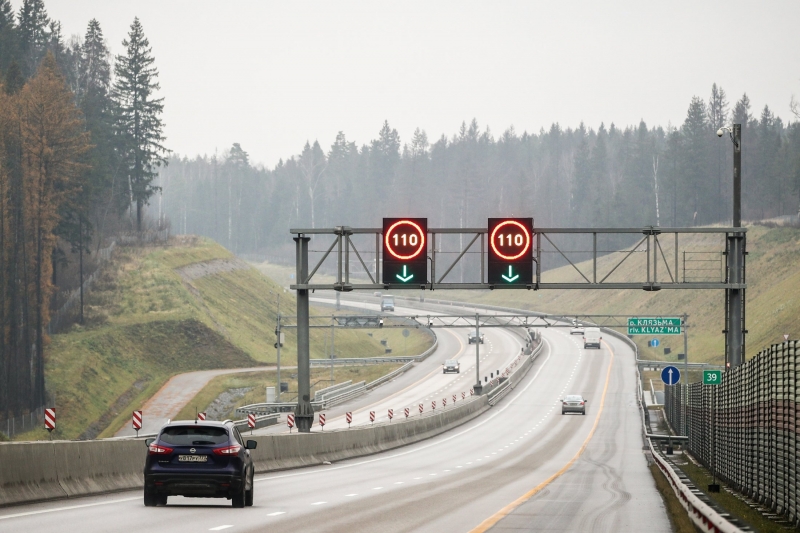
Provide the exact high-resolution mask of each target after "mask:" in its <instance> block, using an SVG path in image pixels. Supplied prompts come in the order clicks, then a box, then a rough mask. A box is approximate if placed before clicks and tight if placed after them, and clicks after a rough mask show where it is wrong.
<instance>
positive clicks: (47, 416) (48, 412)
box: [44, 407, 56, 433]
mask: <svg viewBox="0 0 800 533" xmlns="http://www.w3.org/2000/svg"><path fill="white" fill-rule="evenodd" d="M44 429H46V430H47V432H48V433H50V432H51V431H53V430H54V429H56V408H55V407H48V408H47V409H45V410H44Z"/></svg>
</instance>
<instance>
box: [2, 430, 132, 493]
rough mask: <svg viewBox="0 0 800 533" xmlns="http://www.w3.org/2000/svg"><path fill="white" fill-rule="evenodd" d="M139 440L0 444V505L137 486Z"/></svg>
mask: <svg viewBox="0 0 800 533" xmlns="http://www.w3.org/2000/svg"><path fill="white" fill-rule="evenodd" d="M145 453H146V449H145V447H144V443H143V441H142V440H98V441H54V442H13V443H4V444H3V445H0V505H9V504H14V503H22V502H31V501H41V500H52V499H58V498H67V497H71V496H83V495H87V494H98V493H102V492H111V491H115V490H124V489H133V488H137V487H141V486H142V482H143V478H142V469H143V467H144V458H145Z"/></svg>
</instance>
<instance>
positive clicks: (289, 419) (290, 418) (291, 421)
mask: <svg viewBox="0 0 800 533" xmlns="http://www.w3.org/2000/svg"><path fill="white" fill-rule="evenodd" d="M286 425H287V426H289V433H291V432H292V428H293V427H294V415H293V414H292V413H289V414H288V415H286Z"/></svg>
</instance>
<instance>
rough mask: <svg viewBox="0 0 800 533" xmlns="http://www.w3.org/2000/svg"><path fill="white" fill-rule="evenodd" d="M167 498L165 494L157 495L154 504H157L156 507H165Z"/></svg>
mask: <svg viewBox="0 0 800 533" xmlns="http://www.w3.org/2000/svg"><path fill="white" fill-rule="evenodd" d="M167 498H169V496H167V495H166V494H159V495H157V496H156V503H158V505H167Z"/></svg>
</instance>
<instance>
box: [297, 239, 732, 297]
mask: <svg viewBox="0 0 800 533" xmlns="http://www.w3.org/2000/svg"><path fill="white" fill-rule="evenodd" d="M289 231H290V232H291V233H293V234H295V235H296V237H295V240H297V239H310V236H312V235H332V236H333V240H332V242H331V243H330V245H329V246H328V247H327V249H326V250H325V252H324V253H323V254H322V256H321V257H320V259H319V260H318V261H317V263H316V265H315V266H314V267H313V268H312V269H311V273H310V274H309V275H308V276H305V277H304V278H303V279H300V278H299V277H298V279H297V283H295V284H293V285H291V288H292V289H300V290H303V289H309V290H316V289H333V290H338V291H351V290H355V289H366V290H380V289H383V290H394V289H409V288H415V289H423V290H425V289H427V290H436V289H519V288H520V286H519V285H505V284H490V283H487V282H486V264H487V261H488V259H487V256H488V253H487V250H486V238H487V232H488V230H487V229H486V228H429V229H428V250H427V253H428V260H429V273H428V280H427V282H426V283H410V284H409V283H381V282H380V279H381V275H380V266H381V259H382V252H383V251H382V239H381V232H382V230H381V229H380V228H350V227H347V226H339V227H336V228H327V229H320V228H316V229H291V230H289ZM746 232H747V230H746V229H745V228H659V227H653V226H649V227H645V228H537V229H536V230H535V234H534V242H535V246H534V248H533V254H532V258H531V260H532V261H533V264H534V279H533V280H532V283H531V284H528V285H526V286H525V287H524V288H528V289H532V290H539V289H618V290H619V289H643V290H646V291H658V290H662V289H735V290H741V289H744V287H745V284H744V282H743V281H741V279H733V278H732V277H731V276H726V275H725V272H724V271H723V269H719V270H718V271H717V274H718V275H717V276H714V275H709V274H706V276H707V277H708V279H698V276H697V275H689V276H687V275H686V273H687V268H686V254H687V253H688V254H697V253H703V252H698V251H696V250H694V249H693V248H692V247H691V246H690V245H684V246H685V247H684V248H683V249H681V240H680V235H681V234H684V235H688V234H716V235H719V236H721V237H722V236H724V237H731V236H735V237H736V238H737V239H742V240H743V239H744V236H745V234H746ZM355 235H371V236H374V242H375V248H374V250H369V251H367V250H359V249H358V248H357V247H356V244H355V242H354V240H353V236H355ZM444 235H463V236H465V237H466V238H465V239H464V240H465V241H466V245H465V246H464V247H463V248H462V249H460V250H459V251H458V252H457V253H458V255H457V256H456V258H455V260H453V261H452V262H449V261H447V260H446V259H445V258H446V255H445V254H444V253H443V252H442V250H441V242H440V239H441V238H442V236H444ZM560 235H565V236H567V237H569V236H579V235H584V236H590V237H591V242H592V248H591V250H586V251H584V252H583V253H585V254H590V257H591V265H590V266H589V267H588V268H587V267H586V266H584V267H579V266H578V264H576V263H577V261H574V260H573V259H574V258H571V257H570V255H569V254H570V253H571V252H574V251H572V250H568V249H564V250H562V247H564V245H563V243H562V245H561V246H559V245H558V244H557V243H556V241H557V238H556V236H560ZM601 235H628V236H631V235H641V238H639V239H638V241H637V242H636V244H635V245H634V246H631V247H628V248H626V249H625V250H622V251H620V252H618V253H621V255H622V257H621V258H620V259H619V260H618V261H615V262H614V263H613V264H612V265H610V267H606V268H605V269H604V270H603V271H601V270H599V269H598V265H597V260H598V257H603V256H604V255H607V254H608V251H603V250H599V249H598V245H597V240H598V236H601ZM437 239H439V240H437ZM367 240H368V241H372V239H371V238H369V239H367ZM584 240H586V239H584ZM576 242H577V239H576ZM668 246H669V248H668ZM670 248H671V249H670ZM334 249H335V252H334ZM728 250H729V247H726V246H725V245H724V244H723V243H720V247H719V250H716V251H714V252H710V253H713V254H715V255H716V256H717V257H723V256H724V257H728ZM362 252H363V253H362ZM448 253H451V252H448ZM452 253H456V252H452ZM543 253H552V254H555V255H558V256H559V257H561V258H563V260H564V261H566V263H567V264H569V265H570V266H571V267H572V269H573V271H574V272H575V273H576V274H577V276H576V277H577V278H578V280H579V281H574V282H556V281H552V282H551V281H547V279H544V278H546V277H547V275H546V273H545V271H544V270H543V267H542V254H543ZM641 253H644V254H645V257H646V262H645V263H644V264H643V265H642V268H640V269H637V275H636V277H635V278H631V279H625V280H619V279H610V278H612V275H613V274H614V273H615V272H616V273H617V276H616V278H618V277H620V275H621V273H622V271H619V270H618V269H619V267H620V266H622V265H623V264H624V263H626V262H627V261H629V259H630V258H631V256H632V255H634V254H641ZM705 253H709V252H705ZM368 254H369V255H368ZM467 254H478V255H479V265H480V266H479V269H480V273H479V281H477V282H474V281H473V282H453V281H445V278H447V276H448V275H449V274H450V273H451V272H453V269H454V268H455V267H456V266H457V265H458V264H459V262H460V261H462V260H463V259H464V257H465V256H466V255H467ZM331 256H333V257H334V261H335V272H336V274H335V277H336V280H335V281H334V282H333V283H322V282H320V283H315V282H314V280H313V278H314V276H315V275H316V274H317V272H318V271H319V270H320V268H321V267H322V266H323V264H325V263H326V261H328V259H329V258H330V257H331ZM365 258H366V259H365ZM307 260H308V257H307V256H306V261H307ZM442 261H444V263H442ZM690 261H691V260H690ZM695 261H699V260H695ZM354 265H355V268H354ZM681 267H683V274H684V275H683V277H681V276H680V272H681ZM743 267H744V265H743V263H742V265H741V268H743ZM689 270H690V271H691V272H692V273H694V274H697V270H699V269H689ZM705 270H708V269H705ZM328 271H330V268H329V269H328ZM622 275H623V276H624V274H622ZM714 277H716V279H713V278H714Z"/></svg>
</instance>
